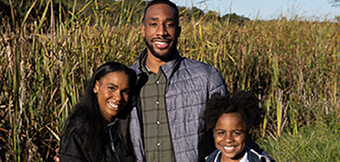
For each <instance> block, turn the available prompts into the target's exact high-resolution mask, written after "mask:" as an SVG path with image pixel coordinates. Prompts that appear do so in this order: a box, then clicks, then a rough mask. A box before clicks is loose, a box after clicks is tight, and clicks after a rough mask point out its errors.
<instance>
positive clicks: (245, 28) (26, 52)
mask: <svg viewBox="0 0 340 162" xmlns="http://www.w3.org/2000/svg"><path fill="white" fill-rule="evenodd" d="M48 2H49V3H47V4H48V5H47V6H46V8H44V12H43V13H42V15H41V16H39V17H37V18H35V19H32V18H31V19H30V18H29V17H30V16H29V15H30V12H31V10H32V9H33V8H34V5H36V4H34V3H33V4H32V7H31V8H30V10H28V11H27V15H26V16H25V17H24V18H23V20H21V21H20V23H18V22H19V21H18V20H17V19H15V20H13V19H12V20H13V21H14V22H11V21H2V24H1V42H0V65H1V66H0V76H1V77H0V78H1V79H0V80H1V83H0V87H1V92H0V116H1V121H0V152H1V153H0V156H1V158H2V159H3V160H5V161H8V160H9V161H13V160H14V161H46V160H51V159H52V157H53V156H54V149H55V148H57V147H58V140H59V136H60V134H61V130H60V128H61V127H60V126H61V125H62V123H63V121H64V120H65V119H66V117H67V116H68V113H69V111H70V110H71V109H72V106H73V105H74V104H75V103H76V102H77V100H78V99H79V97H80V96H81V94H82V92H83V90H84V86H85V85H86V82H87V80H88V79H89V76H91V74H92V72H93V69H95V68H96V67H97V66H98V65H100V64H102V63H103V62H105V61H119V62H122V63H123V64H126V65H132V64H133V63H134V62H135V61H136V58H137V56H138V53H139V52H140V51H141V50H142V49H143V48H145V45H144V42H143V39H142V38H141V36H140V31H139V30H140V28H139V25H140V23H141V22H140V21H141V18H140V15H139V14H140V11H141V8H143V7H144V6H143V4H142V3H137V4H134V3H127V2H128V1H126V2H125V1H118V2H114V3H111V4H107V5H106V6H98V3H97V1H88V2H87V3H85V4H84V5H83V6H81V7H80V8H79V9H76V7H77V5H79V4H76V2H77V1H75V3H74V4H73V5H72V7H71V8H70V9H69V10H68V13H69V15H59V16H58V17H57V18H55V17H53V16H50V17H47V14H48V12H51V10H53V9H52V8H51V5H52V4H53V3H52V1H51V0H50V1H48ZM13 10H14V9H13ZM61 10H62V9H61V5H59V11H60V12H59V13H61ZM184 12H185V11H183V12H182V15H183V16H181V18H180V19H181V24H180V25H181V26H182V33H181V36H180V38H179V42H178V49H179V51H180V52H181V53H182V55H183V56H185V57H188V58H192V59H195V60H200V61H203V62H206V63H209V64H211V65H214V66H215V67H216V68H217V69H218V70H219V71H220V72H221V74H222V76H223V77H224V78H225V81H226V84H227V86H228V89H229V91H234V90H236V89H246V90H251V91H253V92H255V93H256V94H257V95H258V96H259V98H260V99H261V100H262V107H264V108H265V109H266V111H267V113H266V118H265V121H264V124H263V126H262V136H264V137H267V136H270V137H272V138H274V139H277V138H279V137H280V135H281V134H283V133H292V134H294V135H296V134H299V131H300V128H301V127H306V126H309V125H313V124H315V123H317V122H323V123H326V124H329V125H332V126H334V128H336V129H335V134H338V131H339V129H340V126H339V110H340V106H339V92H338V91H339V85H340V84H339V83H338V82H339V80H340V73H339V71H340V64H339V63H338V62H339V60H340V45H339V41H340V31H339V30H338V29H339V27H340V24H339V22H336V23H334V22H312V21H303V20H299V19H293V20H290V21H287V20H285V19H277V20H273V21H258V20H256V21H248V22H245V23H242V24H235V23H229V22H228V21H224V20H219V19H217V18H214V17H211V16H209V15H203V16H201V17H198V18H196V17H194V16H192V15H186V14H183V13H184ZM13 13H14V12H13ZM50 15H53V14H50ZM63 19H64V20H63ZM13 24H20V27H18V25H17V26H16V27H15V28H13V26H15V25H13ZM48 24H49V25H48Z"/></svg>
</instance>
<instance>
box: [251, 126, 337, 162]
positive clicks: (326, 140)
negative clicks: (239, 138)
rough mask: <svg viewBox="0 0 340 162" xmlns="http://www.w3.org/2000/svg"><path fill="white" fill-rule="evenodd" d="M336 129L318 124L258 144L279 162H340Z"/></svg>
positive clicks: (265, 139) (263, 140)
mask: <svg viewBox="0 0 340 162" xmlns="http://www.w3.org/2000/svg"><path fill="white" fill-rule="evenodd" d="M339 130H340V127H339V125H338V126H337V128H336V127H334V126H329V125H326V124H324V123H322V122H321V123H316V124H315V125H313V126H310V127H303V128H300V131H299V133H298V134H296V135H293V134H291V133H283V134H282V136H280V137H277V138H271V137H267V138H264V139H262V140H259V141H258V142H259V143H260V145H261V146H262V148H263V149H265V150H267V151H268V152H269V153H270V155H272V156H273V157H275V159H276V160H277V161H282V162H284V161H301V162H302V161H340V157H339V152H340V136H339V134H338V133H336V132H337V131H339Z"/></svg>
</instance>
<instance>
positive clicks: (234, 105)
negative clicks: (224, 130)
mask: <svg viewBox="0 0 340 162" xmlns="http://www.w3.org/2000/svg"><path fill="white" fill-rule="evenodd" d="M224 113H225V114H228V113H239V114H240V115H241V116H242V118H243V121H245V123H246V125H247V131H250V130H253V129H257V128H258V127H259V124H260V123H261V122H262V121H263V117H264V110H263V109H261V108H260V107H259V100H258V99H257V97H256V96H255V95H253V94H251V93H250V92H247V91H237V92H234V93H231V94H229V95H225V96H221V95H220V94H218V93H215V94H213V95H212V96H211V98H210V99H209V100H208V101H207V103H206V109H205V111H204V117H203V120H204V122H205V124H206V128H207V131H209V130H212V129H213V128H214V127H215V125H216V123H217V120H218V119H219V118H220V117H221V115H222V114H224Z"/></svg>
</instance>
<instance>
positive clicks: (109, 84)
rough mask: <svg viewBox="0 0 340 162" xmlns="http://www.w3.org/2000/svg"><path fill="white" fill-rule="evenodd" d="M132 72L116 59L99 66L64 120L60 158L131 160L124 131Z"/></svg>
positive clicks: (132, 159) (126, 127)
mask: <svg viewBox="0 0 340 162" xmlns="http://www.w3.org/2000/svg"><path fill="white" fill-rule="evenodd" d="M135 80H136V76H135V74H134V72H133V71H132V70H131V69H129V68H127V67H126V66H125V65H122V64H120V63H117V62H108V63H105V64H103V65H102V66H100V67H99V68H98V69H97V70H96V71H95V72H94V74H93V75H92V77H91V79H90V80H89V82H88V85H87V87H86V90H85V95H84V96H83V98H82V99H81V101H80V102H79V103H77V104H76V105H75V107H74V112H73V113H72V114H71V116H70V117H69V118H68V119H67V121H66V131H65V133H64V134H63V136H62V137H61V143H60V152H59V153H60V161H61V162H63V161H95V162H97V161H114V162H115V161H117V162H127V161H135V160H134V156H133V151H132V150H133V149H132V145H131V142H130V136H129V133H128V121H127V119H128V117H127V115H128V114H129V112H130V110H131V97H132V95H130V93H131V91H132V89H133V85H134V83H135Z"/></svg>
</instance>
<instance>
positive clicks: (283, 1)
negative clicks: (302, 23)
mask: <svg viewBox="0 0 340 162" xmlns="http://www.w3.org/2000/svg"><path fill="white" fill-rule="evenodd" d="M172 1H173V2H174V3H176V4H177V5H178V6H186V7H192V6H195V7H197V8H200V9H202V10H204V11H206V9H207V8H208V10H211V11H217V12H219V13H220V15H222V16H223V15H225V14H227V13H236V14H237V15H240V16H244V17H248V18H250V19H252V20H254V19H260V20H270V19H277V18H281V17H282V16H285V17H286V18H288V19H289V18H294V17H296V16H298V17H299V18H307V19H309V20H310V19H313V20H325V18H326V19H328V20H332V19H334V17H335V16H340V6H339V7H332V5H331V4H330V3H329V1H330V0H172Z"/></svg>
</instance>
